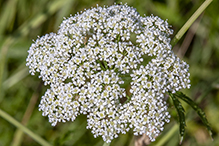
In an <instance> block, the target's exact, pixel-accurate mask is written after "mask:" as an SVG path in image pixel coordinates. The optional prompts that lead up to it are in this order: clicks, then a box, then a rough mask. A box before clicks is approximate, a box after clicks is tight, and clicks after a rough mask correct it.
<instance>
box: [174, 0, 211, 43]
mask: <svg viewBox="0 0 219 146" xmlns="http://www.w3.org/2000/svg"><path fill="white" fill-rule="evenodd" d="M212 1H213V0H206V1H205V2H204V3H203V4H202V5H201V6H200V7H199V8H198V10H196V11H195V13H194V14H193V15H192V16H191V17H190V18H189V20H188V21H187V22H186V23H185V24H184V25H183V27H182V28H181V29H180V30H179V31H178V33H177V34H176V35H175V37H174V38H173V40H172V46H175V45H176V43H177V42H178V41H179V40H180V39H181V37H182V36H183V35H184V34H185V32H186V31H187V30H188V29H189V27H190V26H191V25H192V23H193V22H194V21H195V20H196V19H197V18H198V16H200V15H201V13H202V12H203V11H204V10H205V9H206V8H207V7H208V5H209V4H210V3H211V2H212Z"/></svg>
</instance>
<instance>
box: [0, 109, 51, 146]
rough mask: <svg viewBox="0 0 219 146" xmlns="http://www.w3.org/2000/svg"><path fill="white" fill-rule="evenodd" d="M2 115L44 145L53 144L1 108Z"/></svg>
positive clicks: (49, 145) (0, 114)
mask: <svg viewBox="0 0 219 146" xmlns="http://www.w3.org/2000/svg"><path fill="white" fill-rule="evenodd" d="M0 116H1V117H2V118H4V119H5V120H7V121H8V122H10V123H11V124H13V125H14V126H16V127H17V128H20V129H21V130H22V131H23V132H25V133H26V134H28V135H29V136H30V137H32V138H33V139H34V140H35V141H36V142H38V143H39V144H41V145H43V146H52V145H51V144H49V143H48V142H47V141H45V140H44V139H42V138H41V137H40V136H39V135H37V134H35V133H34V132H32V131H31V130H29V129H28V128H27V127H25V126H23V125H22V124H21V123H19V122H18V121H17V120H15V119H14V118H13V117H11V116H10V115H9V114H7V113H6V112H4V111H3V110H1V109H0Z"/></svg>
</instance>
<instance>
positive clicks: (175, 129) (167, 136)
mask: <svg viewBox="0 0 219 146" xmlns="http://www.w3.org/2000/svg"><path fill="white" fill-rule="evenodd" d="M178 127H179V126H178V124H175V125H174V126H173V127H172V128H171V129H170V130H169V131H168V132H167V134H165V135H164V136H163V137H162V139H161V140H159V141H158V143H156V145H164V144H165V143H166V142H167V141H168V140H169V139H170V138H171V137H172V136H173V134H174V133H175V132H176V131H177V129H178Z"/></svg>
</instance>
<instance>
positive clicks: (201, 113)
mask: <svg viewBox="0 0 219 146" xmlns="http://www.w3.org/2000/svg"><path fill="white" fill-rule="evenodd" d="M174 95H176V96H177V97H179V98H180V99H182V100H183V101H185V102H186V103H188V104H189V105H190V106H191V107H192V108H193V109H194V110H195V111H196V112H197V114H198V115H199V117H200V118H201V120H202V122H203V124H204V125H205V126H206V128H207V129H208V132H209V134H210V136H211V138H212V140H213V137H212V132H211V127H210V124H209V122H208V120H207V118H206V115H205V113H204V111H203V110H202V109H201V108H200V107H199V106H198V105H197V104H196V103H195V102H194V101H193V100H192V99H190V98H189V97H188V96H186V95H185V94H183V93H182V92H176V93H175V94H174Z"/></svg>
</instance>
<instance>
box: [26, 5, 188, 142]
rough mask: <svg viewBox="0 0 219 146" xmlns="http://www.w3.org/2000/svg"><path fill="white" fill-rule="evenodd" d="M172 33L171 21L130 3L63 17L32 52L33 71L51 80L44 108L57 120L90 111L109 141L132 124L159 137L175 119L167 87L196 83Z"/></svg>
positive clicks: (91, 123) (93, 124)
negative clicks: (141, 12)
mask: <svg viewBox="0 0 219 146" xmlns="http://www.w3.org/2000/svg"><path fill="white" fill-rule="evenodd" d="M171 34H172V30H171V29H169V25H168V23H167V22H166V21H164V20H162V19H160V18H159V17H157V16H153V15H152V16H144V17H142V16H140V15H139V13H138V12H137V11H136V9H134V8H132V7H129V6H127V5H126V4H125V5H112V6H110V7H99V6H97V7H96V8H91V9H88V10H85V11H84V12H82V13H78V14H76V15H75V16H71V17H69V18H67V19H65V20H64V21H63V22H62V24H61V25H60V29H59V30H58V33H57V34H55V33H50V34H46V35H45V36H42V37H39V38H38V39H37V40H36V41H35V42H34V43H33V44H32V45H31V47H30V49H29V51H28V53H29V55H28V57H27V66H29V69H30V73H31V74H32V75H34V74H35V73H36V72H39V74H40V75H39V77H40V78H42V80H43V81H44V83H45V85H49V86H50V89H48V90H47V91H46V93H45V95H44V96H43V97H42V99H41V102H40V105H39V110H41V111H42V112H43V116H48V117H49V122H51V123H52V125H53V126H55V125H56V124H57V122H66V121H70V120H71V121H74V120H75V118H76V117H77V116H78V115H80V114H86V115H87V122H88V124H87V128H89V129H91V130H92V133H93V134H94V136H95V137H97V136H102V137H103V140H104V141H106V142H110V141H111V140H112V139H114V138H116V137H118V134H120V133H126V132H128V131H129V130H130V129H133V131H134V134H135V135H140V134H143V133H146V134H147V135H148V136H149V137H150V139H151V140H152V141H154V140H155V138H156V137H157V136H158V134H159V133H160V132H161V131H162V130H163V126H164V124H165V122H169V118H170V115H169V113H168V112H167V105H166V102H165V101H164V95H165V93H166V92H168V91H170V92H175V91H178V90H179V89H182V88H189V87H190V80H189V73H188V65H187V64H186V63H185V62H183V61H181V60H180V59H179V58H178V57H176V56H175V55H174V54H173V52H172V51H171V45H170V38H169V35H171Z"/></svg>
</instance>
